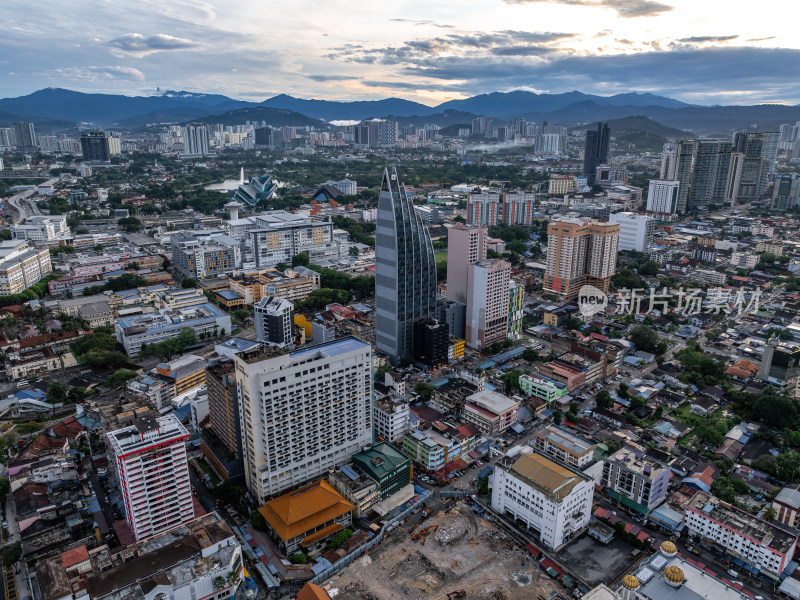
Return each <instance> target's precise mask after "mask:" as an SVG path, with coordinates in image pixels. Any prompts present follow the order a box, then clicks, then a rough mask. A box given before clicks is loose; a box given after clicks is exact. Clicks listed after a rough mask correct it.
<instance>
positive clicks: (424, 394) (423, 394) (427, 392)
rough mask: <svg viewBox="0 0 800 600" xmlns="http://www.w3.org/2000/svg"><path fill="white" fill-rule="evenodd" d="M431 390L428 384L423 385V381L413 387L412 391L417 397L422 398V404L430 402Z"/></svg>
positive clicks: (432, 388)
mask: <svg viewBox="0 0 800 600" xmlns="http://www.w3.org/2000/svg"><path fill="white" fill-rule="evenodd" d="M433 390H434V387H433V386H432V385H431V384H430V383H425V382H424V381H420V382H418V383H417V385H415V386H414V391H415V392H417V394H419V397H420V398H422V400H423V401H424V402H427V401H428V400H430V398H431V393H432V392H433Z"/></svg>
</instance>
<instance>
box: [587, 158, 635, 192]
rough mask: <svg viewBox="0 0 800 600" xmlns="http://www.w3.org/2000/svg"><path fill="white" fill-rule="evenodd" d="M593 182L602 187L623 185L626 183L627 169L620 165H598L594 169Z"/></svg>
mask: <svg viewBox="0 0 800 600" xmlns="http://www.w3.org/2000/svg"><path fill="white" fill-rule="evenodd" d="M594 182H595V183H599V184H600V185H602V186H604V187H605V186H611V185H625V184H626V183H627V182H628V169H626V168H625V165H624V164H622V163H612V164H610V165H598V166H597V169H595V174H594Z"/></svg>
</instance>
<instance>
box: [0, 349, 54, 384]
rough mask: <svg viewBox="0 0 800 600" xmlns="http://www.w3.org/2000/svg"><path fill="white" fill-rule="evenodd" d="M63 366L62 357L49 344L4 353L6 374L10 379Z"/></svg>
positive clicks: (23, 377) (18, 378)
mask: <svg viewBox="0 0 800 600" xmlns="http://www.w3.org/2000/svg"><path fill="white" fill-rule="evenodd" d="M63 366H64V363H63V361H62V359H61V358H60V357H59V356H56V354H55V352H53V349H52V348H50V347H49V346H44V347H42V348H36V349H33V350H21V351H19V352H8V353H7V354H6V374H7V375H8V378H9V379H11V380H17V381H18V380H20V379H25V378H26V377H31V376H33V375H38V374H39V373H48V372H53V371H58V370H59V369H61V368H62V367H63Z"/></svg>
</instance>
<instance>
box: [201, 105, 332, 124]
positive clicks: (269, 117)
mask: <svg viewBox="0 0 800 600" xmlns="http://www.w3.org/2000/svg"><path fill="white" fill-rule="evenodd" d="M192 121H196V122H198V123H221V124H222V125H241V124H243V123H244V122H245V121H266V123H267V125H269V126H270V127H284V126H286V125H288V126H289V127H316V128H317V129H328V128H329V127H330V125H328V123H326V122H325V121H320V120H319V119H312V118H311V117H307V116H306V115H301V114H300V113H296V112H294V111H291V110H286V109H282V108H272V107H269V106H249V107H247V108H240V109H238V110H230V111H228V112H226V113H223V114H221V115H210V116H206V117H202V118H198V119H195V118H192Z"/></svg>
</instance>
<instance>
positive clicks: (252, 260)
mask: <svg viewBox="0 0 800 600" xmlns="http://www.w3.org/2000/svg"><path fill="white" fill-rule="evenodd" d="M250 219H252V220H253V221H254V223H255V228H253V229H248V230H247V231H246V232H245V236H246V238H245V239H246V241H245V254H246V257H245V261H246V262H247V263H249V264H251V265H252V266H253V267H255V268H257V269H264V268H268V267H274V266H275V265H277V264H279V263H285V264H291V262H292V257H293V256H295V255H296V254H307V255H308V258H309V260H310V261H311V262H312V263H321V262H327V261H331V260H338V259H340V258H343V257H344V256H346V255H347V251H348V249H349V248H350V245H351V244H350V243H349V242H348V241H347V236H346V234H345V236H344V239H340V238H337V237H336V236H335V235H334V228H333V223H330V222H326V221H315V220H313V219H312V218H311V217H310V216H308V215H299V214H294V213H290V212H287V211H283V210H273V211H269V212H266V213H263V214H260V215H256V216H255V217H250ZM431 248H432V246H431Z"/></svg>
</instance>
